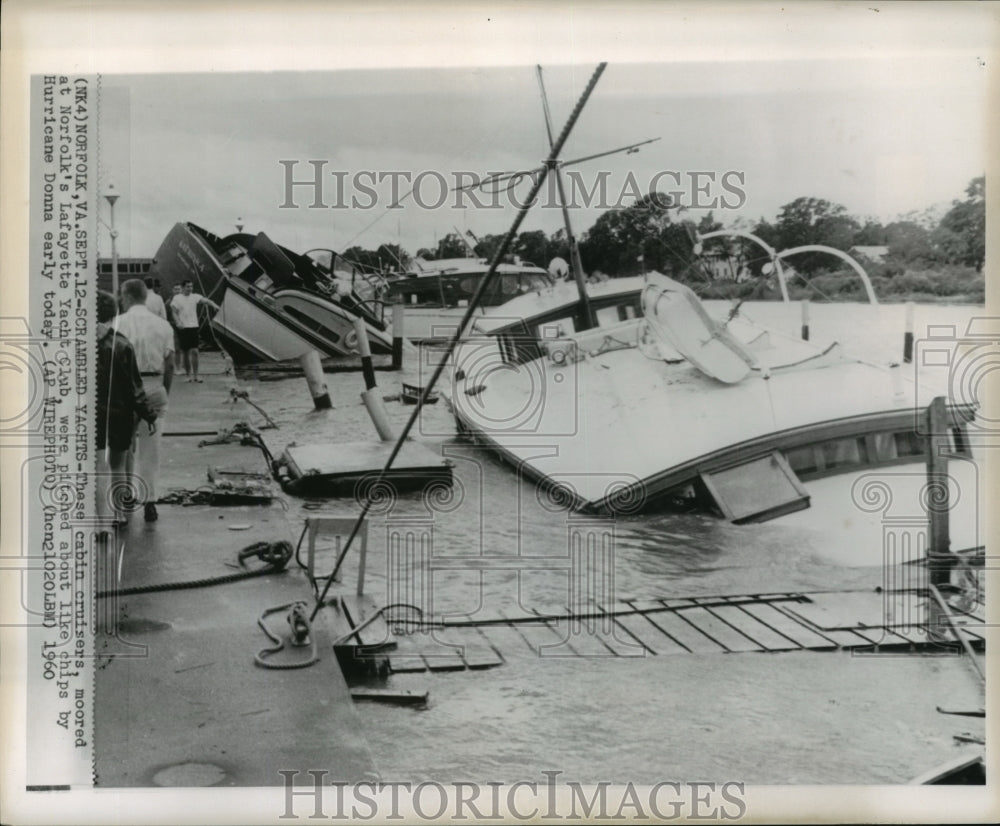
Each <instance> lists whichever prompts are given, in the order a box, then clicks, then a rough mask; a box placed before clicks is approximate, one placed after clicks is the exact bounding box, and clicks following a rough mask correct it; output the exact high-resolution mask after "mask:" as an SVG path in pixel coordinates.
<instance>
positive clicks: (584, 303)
mask: <svg viewBox="0 0 1000 826" xmlns="http://www.w3.org/2000/svg"><path fill="white" fill-rule="evenodd" d="M535 69H536V70H537V72H538V88H539V90H540V91H541V95H542V109H543V111H544V113H545V131H546V132H547V133H548V136H549V148H550V149H551V148H552V146H553V136H552V115H551V113H550V111H549V98H548V95H546V94H545V82H544V81H543V80H542V67H541V66H536V67H535ZM552 172H553V174H554V175H555V178H556V186H557V187H558V190H559V206H560V207H561V208H562V214H563V223H564V224H565V225H566V240H567V242H568V243H569V259H570V266H571V267H572V268H573V278H574V279H575V280H576V288H577V290H578V291H579V293H580V309H581V314H582V316H583V319H584V323H585V325H586V326H585V327H584V329H586V330H589V329H591V328H593V327H596V326H597V319H596V318H594V311H593V309H592V308H591V306H590V296H588V295H587V285H586V284H585V283H584V280H583V262H582V261H581V260H580V248H579V247H578V246H577V244H576V236H575V235H573V227H572V225H571V224H570V221H569V208H568V207H567V206H566V190H565V189H564V187H563V179H562V170H561V169H560V168H559V164H558V161H553V162H552Z"/></svg>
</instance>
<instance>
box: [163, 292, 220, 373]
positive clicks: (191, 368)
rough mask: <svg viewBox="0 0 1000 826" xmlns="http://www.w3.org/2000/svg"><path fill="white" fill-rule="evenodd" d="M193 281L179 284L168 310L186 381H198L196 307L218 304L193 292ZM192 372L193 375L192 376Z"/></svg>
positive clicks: (215, 305) (214, 307)
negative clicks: (179, 286)
mask: <svg viewBox="0 0 1000 826" xmlns="http://www.w3.org/2000/svg"><path fill="white" fill-rule="evenodd" d="M193 289H194V283H193V282H192V281H190V280H188V281H185V282H184V283H183V284H182V285H181V293H180V295H175V296H174V297H173V298H172V299H171V300H170V311H171V312H172V313H173V316H174V322H175V323H176V324H177V337H178V339H179V342H180V346H181V354H182V356H183V358H184V374H185V375H186V376H187V379H188V381H194V382H200V381H201V379H199V378H198V307H200V306H201V305H202V304H207V305H208V306H209V307H211V308H212V309H214V310H218V309H219V305H218V304H216V303H215V302H214V301H211V300H209V299H207V298H205V296H203V295H199V294H198V293H196V292H193ZM192 372H193V373H194V375H193V376H192Z"/></svg>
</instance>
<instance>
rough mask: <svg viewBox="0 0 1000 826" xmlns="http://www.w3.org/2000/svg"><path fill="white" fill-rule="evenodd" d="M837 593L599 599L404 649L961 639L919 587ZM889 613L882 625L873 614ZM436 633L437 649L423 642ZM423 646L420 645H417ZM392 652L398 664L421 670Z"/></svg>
mask: <svg viewBox="0 0 1000 826" xmlns="http://www.w3.org/2000/svg"><path fill="white" fill-rule="evenodd" d="M843 595H845V597H846V598H845V599H844V601H843V606H842V607H843V613H842V614H839V615H838V613H837V608H838V603H837V598H838V597H839V596H841V594H840V593H838V592H822V593H815V594H801V593H791V592H788V593H773V594H756V595H755V594H734V595H721V596H699V597H665V598H662V599H633V600H627V601H623V602H616V603H608V604H605V605H597V606H594V607H593V609H590V610H588V611H587V612H585V613H580V614H573V613H572V612H570V611H569V609H566V608H563V609H550V610H548V611H546V612H545V613H542V612H541V611H539V610H538V609H530V610H528V611H524V610H519V611H514V612H510V613H505V612H503V611H502V610H500V611H499V612H498V613H496V614H495V615H490V616H489V617H488V618H487V619H486V620H485V621H480V622H465V623H455V624H447V623H445V624H443V625H442V626H441V627H439V628H436V629H435V630H434V631H433V632H431V631H429V630H425V631H423V632H421V633H419V634H417V635H415V639H420V640H423V643H421V645H422V646H423V647H421V646H416V643H415V642H413V641H410V642H407V643H403V644H402V647H401V651H400V652H399V653H400V654H410V653H413V652H416V653H419V654H422V655H423V656H422V658H418V659H419V660H421V661H422V662H423V663H424V665H425V667H426V668H429V669H431V670H434V671H437V670H442V671H447V670H459V669H460V668H466V669H473V670H474V669H477V668H491V667H495V666H497V665H501V664H503V663H504V662H508V661H510V660H511V658H517V657H522V658H523V657H532V656H534V657H580V658H584V657H629V656H647V655H655V656H661V655H671V654H684V653H696V654H717V653H750V652H788V651H800V650H811V651H832V650H839V649H843V650H858V651H873V650H890V651H899V652H901V653H910V652H921V653H927V652H930V653H934V652H937V653H940V652H942V651H943V650H945V649H947V648H949V647H955V646H956V645H957V643H956V642H955V640H954V636H953V635H952V633H951V631H950V629H948V628H946V627H942V628H941V629H939V633H938V634H930V633H928V629H927V627H926V622H927V619H926V616H925V614H924V613H923V608H924V606H925V605H926V598H925V597H924V595H923V594H921V593H917V592H914V593H902V592H899V593H890V594H888V595H884V594H882V593H881V592H879V591H877V590H876V591H871V592H858V591H854V592H843ZM879 616H884V617H886V624H884V625H879V624H877V622H876V621H875V618H876V617H879ZM956 624H957V626H958V630H959V633H960V634H963V635H965V636H966V638H967V639H969V640H970V642H971V643H972V645H973V646H974V647H978V648H982V647H983V646H984V645H985V642H984V639H983V634H984V632H983V626H982V623H978V622H977V621H976V618H975V617H974V616H972V615H970V614H960V615H958V616H957V617H956ZM428 640H433V642H434V645H435V646H436V648H435V650H434V651H429V650H426V644H427V641H428ZM415 646H416V647H415ZM398 666H399V667H397V662H396V660H395V659H394V660H393V662H392V667H393V670H396V671H401V670H422V669H421V668H420V666H419V665H414V664H413V662H412V657H411V658H410V662H409V663H407V662H405V661H404V660H400V661H399V663H398Z"/></svg>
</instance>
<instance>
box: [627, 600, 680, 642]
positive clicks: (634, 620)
mask: <svg viewBox="0 0 1000 826" xmlns="http://www.w3.org/2000/svg"><path fill="white" fill-rule="evenodd" d="M643 604H644V602H643V601H642V600H630V601H629V602H628V605H630V606H632V607H633V608H635V609H636V610H637V611H639V610H641V606H642V605H643ZM653 616H654V617H655V616H657V615H656V614H654V615H653ZM615 619H616V621H618V622H620V623H622V624H623V626H624V627H625V628H627V629H628V631H629V633H631V634H633V635H634V636H635V637H636V639H641V640H642V644H643V645H644V646H645V648H646V650H647V651H650V652H652V653H653V654H657V655H662V654H685V653H687V652H688V651H689V649H688V648H686V647H684V645H682V644H681V643H680V642H679V641H678V640H677V639H676V638H674V637H672V636H671V635H670V634H668V633H667V632H666V631H665V630H664V629H662V628H660V626H658V625H656V624H655V623H654V622H652V621H651V617H649V616H646V615H644V614H642V613H636V614H624V615H622V616H618V617H616V618H615Z"/></svg>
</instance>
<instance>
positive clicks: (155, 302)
mask: <svg viewBox="0 0 1000 826" xmlns="http://www.w3.org/2000/svg"><path fill="white" fill-rule="evenodd" d="M156 283H157V282H155V281H154V280H153V279H152V278H147V279H145V284H146V306H147V307H148V308H149V311H150V312H151V313H152V314H153V315H155V316H159V317H160V318H162V319H163V320H164V321H166V320H167V308H166V306H165V305H164V304H163V299H162V298H160V293H159V291H158V290H157V289H156V287H155V284H156Z"/></svg>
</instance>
